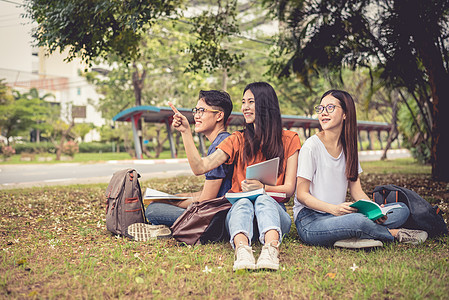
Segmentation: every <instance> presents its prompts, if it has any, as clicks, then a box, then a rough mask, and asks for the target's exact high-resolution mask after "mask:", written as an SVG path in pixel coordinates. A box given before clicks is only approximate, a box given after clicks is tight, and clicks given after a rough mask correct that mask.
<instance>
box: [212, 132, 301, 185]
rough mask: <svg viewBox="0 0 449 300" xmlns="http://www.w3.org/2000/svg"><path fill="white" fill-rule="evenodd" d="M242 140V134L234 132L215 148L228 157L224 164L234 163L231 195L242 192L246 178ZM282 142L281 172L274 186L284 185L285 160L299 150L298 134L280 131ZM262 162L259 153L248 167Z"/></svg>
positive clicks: (263, 159)
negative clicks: (282, 160) (242, 183)
mask: <svg viewBox="0 0 449 300" xmlns="http://www.w3.org/2000/svg"><path fill="white" fill-rule="evenodd" d="M244 140H245V138H244V135H243V132H240V131H236V132H234V133H232V134H231V135H230V136H228V137H227V138H226V139H225V140H224V141H223V142H221V144H220V145H218V146H217V148H218V149H221V150H223V151H224V152H225V153H226V154H227V155H229V159H228V161H227V162H226V163H228V164H232V163H234V174H233V176H232V187H231V190H230V191H229V192H232V193H239V192H241V191H242V185H241V182H242V181H243V180H245V178H246V167H247V166H248V164H245V165H243V159H242V154H243V147H244V146H245V143H244ZM282 142H283V144H284V162H283V169H282V172H281V174H280V175H278V179H277V182H276V185H282V184H284V179H285V169H286V168H287V159H288V158H289V157H290V156H292V155H293V154H294V153H295V152H296V151H298V150H299V149H300V148H301V142H300V141H299V136H298V134H297V133H296V132H293V131H290V130H282ZM263 161H266V159H265V158H264V157H263V155H262V152H261V151H259V153H257V155H256V157H255V159H254V161H252V162H251V163H250V164H249V165H253V164H257V163H260V162H263Z"/></svg>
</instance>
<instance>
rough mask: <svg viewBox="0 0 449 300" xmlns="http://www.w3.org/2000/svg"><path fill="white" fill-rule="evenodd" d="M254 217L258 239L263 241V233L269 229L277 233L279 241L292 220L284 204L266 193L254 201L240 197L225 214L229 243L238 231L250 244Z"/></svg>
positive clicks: (287, 230) (232, 241)
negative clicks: (229, 237)
mask: <svg viewBox="0 0 449 300" xmlns="http://www.w3.org/2000/svg"><path fill="white" fill-rule="evenodd" d="M254 217H256V220H257V226H258V231H259V241H260V242H261V243H262V244H264V243H265V233H266V232H267V231H269V230H273V229H274V230H276V231H277V232H278V233H279V242H281V241H282V236H283V235H284V234H287V233H288V232H289V231H290V226H291V224H292V220H291V218H290V215H289V214H288V213H287V211H286V209H285V206H284V204H282V203H278V202H276V200H274V199H273V198H271V197H270V196H268V195H261V196H259V197H257V199H256V200H255V201H254V203H253V202H252V201H251V200H249V199H247V198H242V199H239V200H238V201H237V202H235V203H234V204H233V205H232V207H231V209H230V210H229V212H228V214H227V216H226V229H227V230H228V232H229V235H230V236H231V240H230V242H231V245H232V247H235V245H234V237H235V236H236V235H237V234H238V233H243V234H244V235H245V236H246V237H247V238H248V242H249V244H250V245H251V241H252V240H253V233H254V230H253V223H254Z"/></svg>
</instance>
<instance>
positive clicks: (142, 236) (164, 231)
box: [127, 223, 172, 242]
mask: <svg viewBox="0 0 449 300" xmlns="http://www.w3.org/2000/svg"><path fill="white" fill-rule="evenodd" d="M127 232H128V234H129V235H130V236H131V237H132V238H133V239H134V240H135V241H142V242H146V241H148V240H154V239H159V238H168V237H171V235H172V234H171V230H170V228H169V227H168V226H165V225H150V224H145V223H134V224H131V225H129V226H128V228H127Z"/></svg>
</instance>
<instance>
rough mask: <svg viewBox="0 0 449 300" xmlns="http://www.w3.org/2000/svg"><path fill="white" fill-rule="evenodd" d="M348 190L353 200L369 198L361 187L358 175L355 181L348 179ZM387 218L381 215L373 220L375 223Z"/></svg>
mask: <svg viewBox="0 0 449 300" xmlns="http://www.w3.org/2000/svg"><path fill="white" fill-rule="evenodd" d="M349 192H350V193H351V197H352V199H354V200H355V201H357V200H360V199H365V200H369V199H370V198H369V197H368V195H367V194H365V192H364V191H363V189H362V184H361V183H360V177H359V178H357V180H356V181H349ZM382 206H383V205H382ZM387 219H388V216H383V217H381V218H379V219H377V220H375V221H374V222H376V223H377V224H382V223H384V222H385V221H386V220H387Z"/></svg>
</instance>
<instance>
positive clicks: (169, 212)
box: [145, 202, 185, 226]
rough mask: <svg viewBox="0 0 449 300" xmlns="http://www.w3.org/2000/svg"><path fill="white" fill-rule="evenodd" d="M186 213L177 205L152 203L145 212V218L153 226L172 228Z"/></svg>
mask: <svg viewBox="0 0 449 300" xmlns="http://www.w3.org/2000/svg"><path fill="white" fill-rule="evenodd" d="M184 211H185V208H181V207H177V206H175V205H171V204H167V203H160V202H152V203H150V204H149V205H148V207H147V209H146V210H145V216H146V217H147V220H148V221H149V222H150V223H151V224H154V225H167V226H172V225H173V223H175V221H176V219H177V218H179V216H180V215H182V213H183V212H184Z"/></svg>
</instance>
